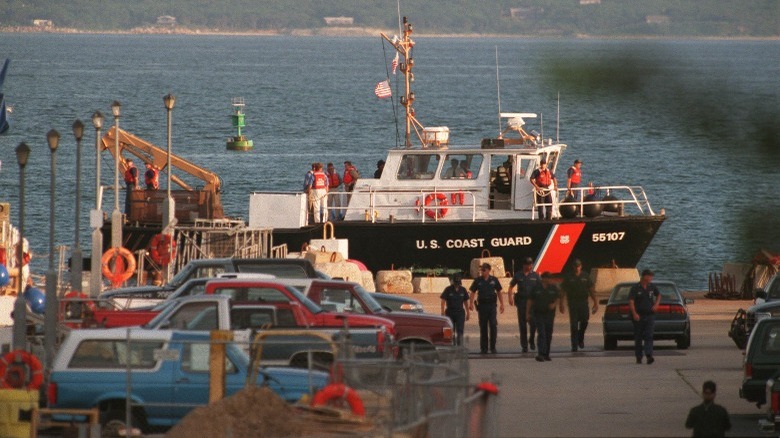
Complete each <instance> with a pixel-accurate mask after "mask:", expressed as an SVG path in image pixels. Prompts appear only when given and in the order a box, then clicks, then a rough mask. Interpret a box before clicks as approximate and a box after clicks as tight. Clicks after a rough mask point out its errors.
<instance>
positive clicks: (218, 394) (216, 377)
mask: <svg viewBox="0 0 780 438" xmlns="http://www.w3.org/2000/svg"><path fill="white" fill-rule="evenodd" d="M232 340H233V332H232V331H230V330H213V331H212V332H211V348H209V403H214V402H216V401H219V400H222V399H223V398H224V397H225V347H226V345H227V344H226V343H227V342H230V341H232Z"/></svg>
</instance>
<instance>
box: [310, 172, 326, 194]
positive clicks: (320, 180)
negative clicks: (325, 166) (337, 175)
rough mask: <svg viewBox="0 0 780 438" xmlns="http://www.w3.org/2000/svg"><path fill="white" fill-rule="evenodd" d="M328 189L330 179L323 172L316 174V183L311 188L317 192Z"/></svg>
mask: <svg viewBox="0 0 780 438" xmlns="http://www.w3.org/2000/svg"><path fill="white" fill-rule="evenodd" d="M327 187H328V177H327V176H326V175H325V174H324V173H323V172H321V171H320V172H314V182H312V185H311V188H313V189H315V190H319V189H325V188H327Z"/></svg>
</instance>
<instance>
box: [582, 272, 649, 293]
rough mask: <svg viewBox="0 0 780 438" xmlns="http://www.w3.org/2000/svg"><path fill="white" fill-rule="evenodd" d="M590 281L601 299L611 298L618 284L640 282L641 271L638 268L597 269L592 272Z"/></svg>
mask: <svg viewBox="0 0 780 438" xmlns="http://www.w3.org/2000/svg"><path fill="white" fill-rule="evenodd" d="M590 279H591V280H593V284H594V286H595V289H596V295H597V296H599V297H604V298H606V297H609V294H611V293H612V288H614V287H615V285H616V284H618V283H623V282H627V281H636V282H638V281H639V271H638V270H637V269H636V268H596V269H593V270H592V271H590Z"/></svg>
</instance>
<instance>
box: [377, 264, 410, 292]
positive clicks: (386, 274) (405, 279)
mask: <svg viewBox="0 0 780 438" xmlns="http://www.w3.org/2000/svg"><path fill="white" fill-rule="evenodd" d="M376 291H377V292H384V293H388V294H410V293H412V292H414V286H412V271H409V270H398V271H379V272H377V273H376Z"/></svg>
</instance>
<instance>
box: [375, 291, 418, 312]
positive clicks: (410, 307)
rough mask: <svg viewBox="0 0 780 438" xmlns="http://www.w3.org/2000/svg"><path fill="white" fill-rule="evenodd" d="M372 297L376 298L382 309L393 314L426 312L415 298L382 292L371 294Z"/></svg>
mask: <svg viewBox="0 0 780 438" xmlns="http://www.w3.org/2000/svg"><path fill="white" fill-rule="evenodd" d="M371 297H372V298H374V300H376V302H377V303H379V305H380V306H382V308H384V309H385V310H389V311H391V312H416V313H423V312H425V307H423V305H422V303H421V302H419V301H417V300H415V299H413V298H409V297H404V296H401V295H392V294H386V293H382V292H371Z"/></svg>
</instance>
